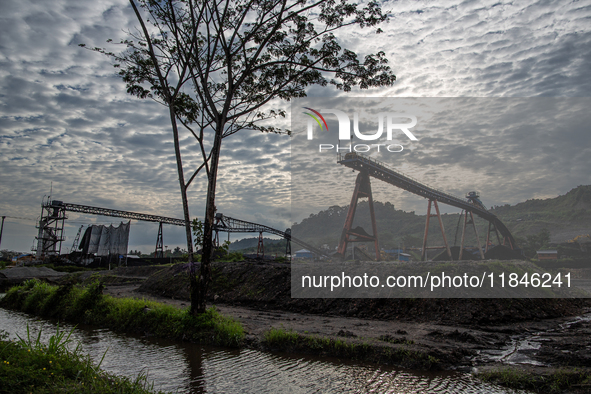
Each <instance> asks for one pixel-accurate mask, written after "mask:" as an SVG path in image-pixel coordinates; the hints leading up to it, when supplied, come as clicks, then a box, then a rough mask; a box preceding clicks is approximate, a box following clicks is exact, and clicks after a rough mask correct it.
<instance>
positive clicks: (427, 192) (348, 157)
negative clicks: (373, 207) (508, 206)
mask: <svg viewBox="0 0 591 394" xmlns="http://www.w3.org/2000/svg"><path fill="white" fill-rule="evenodd" d="M337 163H339V164H342V165H344V166H346V167H349V168H351V169H353V170H356V171H359V172H366V173H367V174H368V175H369V176H371V177H374V178H377V179H379V180H381V181H384V182H386V183H389V184H391V185H394V186H396V187H399V188H401V189H404V190H406V191H409V192H411V193H414V194H416V195H418V196H421V197H424V198H426V199H429V200H430V201H432V200H434V201H439V202H441V203H444V204H447V205H451V206H453V207H456V208H460V209H463V210H465V211H466V212H470V213H473V214H476V215H478V216H480V217H481V218H483V219H485V220H487V221H488V222H489V223H491V225H492V226H494V229H496V230H497V231H498V232H499V233H501V235H502V236H503V240H504V242H505V243H508V246H509V247H511V248H512V249H513V248H515V239H514V238H513V236H512V235H511V232H510V231H509V229H508V228H507V227H506V226H505V225H504V224H503V223H502V222H501V220H500V219H499V218H498V217H497V216H496V215H494V214H493V213H491V212H489V211H487V210H486V209H484V208H483V207H481V206H479V205H476V204H473V203H471V202H470V201H467V200H465V199H461V198H459V197H455V196H452V195H451V194H448V193H444V192H442V191H440V190H437V189H434V188H432V187H429V186H426V185H424V184H422V183H420V182H418V181H417V180H415V179H412V178H411V177H409V176H406V175H403V174H401V173H400V172H397V171H394V170H392V169H391V168H388V167H386V166H385V165H384V164H382V163H380V162H378V161H377V160H374V159H371V158H369V157H366V156H363V155H360V154H358V153H347V154H345V155H342V154H340V153H339V155H338V158H337Z"/></svg>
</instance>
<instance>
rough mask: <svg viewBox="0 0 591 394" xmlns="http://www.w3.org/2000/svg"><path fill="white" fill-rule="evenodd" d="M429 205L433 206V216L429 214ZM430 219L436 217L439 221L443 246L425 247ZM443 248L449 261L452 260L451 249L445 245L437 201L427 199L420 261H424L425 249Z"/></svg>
mask: <svg viewBox="0 0 591 394" xmlns="http://www.w3.org/2000/svg"><path fill="white" fill-rule="evenodd" d="M431 204H433V207H434V208H435V212H436V214H435V215H432V214H431ZM431 217H437V219H438V220H439V228H440V229H441V235H442V236H443V243H444V246H443V247H442V246H432V247H427V235H428V234H429V219H430V218H431ZM442 248H445V250H446V251H447V255H448V256H449V259H450V261H451V260H453V257H452V255H451V249H450V248H449V244H448V243H447V237H446V236H445V228H444V227H443V220H442V219H441V213H440V212H439V206H438V205H437V200H436V199H429V204H428V206H427V221H426V223H425V235H424V237H423V250H422V252H421V260H422V261H425V258H426V256H427V249H442Z"/></svg>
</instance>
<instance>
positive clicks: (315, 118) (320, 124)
mask: <svg viewBox="0 0 591 394" xmlns="http://www.w3.org/2000/svg"><path fill="white" fill-rule="evenodd" d="M304 109H307V110H310V111H312V112H314V113H315V114H316V115H318V116H319V117H320V119H322V123H324V127H326V130H327V131H328V125H327V124H326V120H324V117H322V115H320V112H318V111H315V110H313V109H312V108H308V107H304ZM304 113H305V114H306V115H308V116H311V117H312V118H313V119H314V120H315V121H316V122H317V123H318V126H320V130H322V123H320V120H319V119H318V118H317V117H316V116H314V115H312V114H311V113H309V112H304Z"/></svg>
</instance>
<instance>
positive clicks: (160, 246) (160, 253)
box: [154, 222, 164, 259]
mask: <svg viewBox="0 0 591 394" xmlns="http://www.w3.org/2000/svg"><path fill="white" fill-rule="evenodd" d="M154 257H155V258H157V259H161V258H164V241H163V239H162V222H160V225H159V226H158V238H157V239H156V251H155V252H154Z"/></svg>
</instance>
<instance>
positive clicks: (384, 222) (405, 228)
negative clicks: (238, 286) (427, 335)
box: [255, 185, 591, 249]
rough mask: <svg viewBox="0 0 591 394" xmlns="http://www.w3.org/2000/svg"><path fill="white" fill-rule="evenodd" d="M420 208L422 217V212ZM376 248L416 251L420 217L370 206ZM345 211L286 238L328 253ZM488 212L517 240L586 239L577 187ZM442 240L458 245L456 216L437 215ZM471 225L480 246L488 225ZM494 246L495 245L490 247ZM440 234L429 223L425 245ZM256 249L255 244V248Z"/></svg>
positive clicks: (584, 189) (315, 217) (585, 191)
mask: <svg viewBox="0 0 591 394" xmlns="http://www.w3.org/2000/svg"><path fill="white" fill-rule="evenodd" d="M426 205H427V204H426V203H425V211H426ZM374 208H375V215H376V221H377V228H378V236H379V240H380V247H383V248H385V249H394V248H397V247H399V246H403V247H420V246H421V243H422V239H423V233H424V230H425V219H426V212H425V214H424V215H417V214H416V213H415V212H404V211H402V210H397V209H395V207H394V205H392V204H391V203H389V202H386V203H381V202H374ZM348 209H349V207H348V206H343V207H340V206H336V205H335V206H331V207H329V208H328V209H326V210H323V211H320V212H318V213H317V214H312V215H310V216H309V217H308V218H306V219H304V220H302V221H301V222H300V223H297V224H295V225H294V226H293V227H292V234H293V235H294V236H295V237H297V238H301V239H302V240H303V241H306V242H309V243H311V244H313V245H316V246H320V245H322V244H328V245H329V246H330V247H331V248H334V247H335V246H336V245H337V244H338V242H339V239H340V236H341V232H342V229H343V226H344V223H345V218H346V216H347V211H348ZM491 212H493V213H494V214H495V215H497V216H498V217H499V218H500V219H501V221H503V223H504V224H505V225H506V226H507V227H508V228H509V230H510V231H511V232H512V233H513V235H514V236H515V237H516V238H517V239H518V241H519V239H524V238H525V237H527V236H528V235H534V234H537V233H539V232H540V231H541V230H543V229H548V230H549V232H550V240H551V241H552V242H564V241H566V240H569V239H572V238H574V237H575V236H576V235H579V234H588V233H591V185H587V186H579V187H577V188H575V189H573V190H571V191H570V192H568V193H567V194H565V195H563V196H558V197H556V198H550V199H545V200H539V199H533V200H528V201H525V202H522V203H519V204H517V205H513V206H511V205H508V204H507V205H504V206H497V207H494V208H493V209H492V210H491ZM442 219H443V223H444V227H445V230H446V237H447V239H448V242H449V243H450V244H451V245H452V246H453V245H459V244H460V238H461V227H458V222H459V219H460V215H459V213H457V214H443V215H442ZM476 225H477V228H478V232H479V235H480V239H481V241H482V240H484V237H485V234H486V231H487V228H488V222H486V221H484V220H482V219H480V218H477V219H476ZM357 226H361V227H362V228H363V229H364V230H365V231H367V232H368V233H370V234H371V233H372V231H371V221H370V218H369V206H368V203H367V201H362V202H360V204H359V205H358V207H357V213H356V215H355V221H354V224H353V227H357ZM495 242H496V241H495ZM442 243H443V239H442V237H441V231H440V230H439V226H438V225H437V220H436V219H435V220H431V224H430V229H429V245H437V246H438V245H442ZM466 244H467V245H475V244H476V238H475V236H474V235H473V231H472V229H469V231H468V232H467V235H466ZM255 246H256V243H255Z"/></svg>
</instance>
